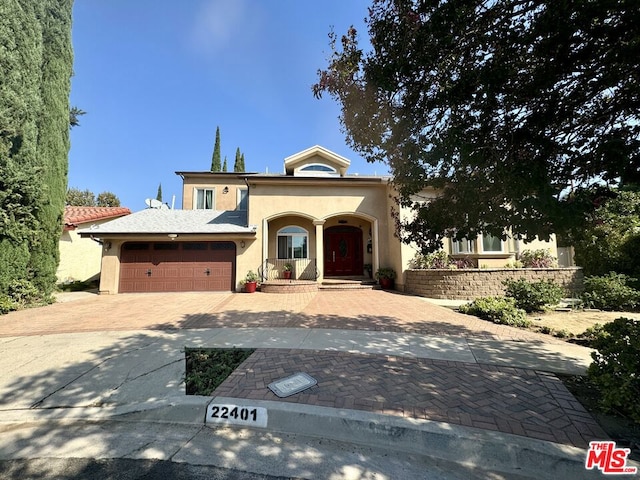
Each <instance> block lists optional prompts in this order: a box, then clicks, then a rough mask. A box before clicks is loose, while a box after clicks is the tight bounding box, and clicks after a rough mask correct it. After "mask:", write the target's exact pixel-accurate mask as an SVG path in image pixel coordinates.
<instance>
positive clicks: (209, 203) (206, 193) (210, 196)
mask: <svg viewBox="0 0 640 480" xmlns="http://www.w3.org/2000/svg"><path fill="white" fill-rule="evenodd" d="M215 198H216V196H215V190H214V189H213V188H195V189H194V192H193V208H194V209H198V210H215Z"/></svg>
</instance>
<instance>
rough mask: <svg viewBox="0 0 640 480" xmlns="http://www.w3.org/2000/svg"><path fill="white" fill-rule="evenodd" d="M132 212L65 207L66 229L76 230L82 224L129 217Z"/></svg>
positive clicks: (106, 208)
mask: <svg viewBox="0 0 640 480" xmlns="http://www.w3.org/2000/svg"><path fill="white" fill-rule="evenodd" d="M130 213H131V210H129V209H128V208H126V207H74V206H66V207H64V229H65V230H74V229H76V228H77V227H78V225H80V224H81V223H87V222H95V221H97V220H106V219H108V218H116V217H122V216H124V215H129V214H130Z"/></svg>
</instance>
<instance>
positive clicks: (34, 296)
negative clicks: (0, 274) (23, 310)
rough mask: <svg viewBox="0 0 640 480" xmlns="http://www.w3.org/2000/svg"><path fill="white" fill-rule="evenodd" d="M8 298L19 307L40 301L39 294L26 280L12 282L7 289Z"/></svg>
mask: <svg viewBox="0 0 640 480" xmlns="http://www.w3.org/2000/svg"><path fill="white" fill-rule="evenodd" d="M7 293H8V294H9V297H10V298H11V299H12V300H13V301H14V302H15V303H17V304H19V305H22V306H24V305H28V304H30V303H36V302H38V301H40V300H41V295H40V292H38V289H37V288H36V287H35V286H34V285H33V284H32V283H31V282H29V281H28V280H14V281H13V282H11V284H9V287H8V288H7Z"/></svg>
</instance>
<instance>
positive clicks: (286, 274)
mask: <svg viewBox="0 0 640 480" xmlns="http://www.w3.org/2000/svg"><path fill="white" fill-rule="evenodd" d="M292 270H293V265H291V264H290V263H285V264H284V267H282V278H284V279H285V280H289V279H291V271H292Z"/></svg>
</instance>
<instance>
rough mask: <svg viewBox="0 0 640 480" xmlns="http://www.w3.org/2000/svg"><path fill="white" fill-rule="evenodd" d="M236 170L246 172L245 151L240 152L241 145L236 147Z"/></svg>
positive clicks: (234, 168) (234, 169) (234, 164)
mask: <svg viewBox="0 0 640 480" xmlns="http://www.w3.org/2000/svg"><path fill="white" fill-rule="evenodd" d="M233 171H234V172H240V173H242V172H244V171H245V170H244V153H240V147H238V148H236V160H235V162H234V163H233Z"/></svg>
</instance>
